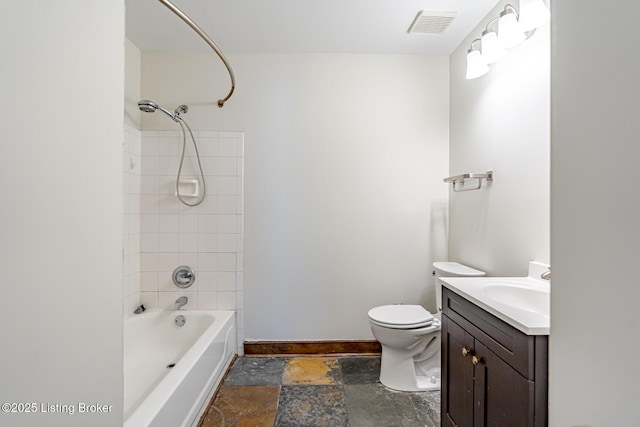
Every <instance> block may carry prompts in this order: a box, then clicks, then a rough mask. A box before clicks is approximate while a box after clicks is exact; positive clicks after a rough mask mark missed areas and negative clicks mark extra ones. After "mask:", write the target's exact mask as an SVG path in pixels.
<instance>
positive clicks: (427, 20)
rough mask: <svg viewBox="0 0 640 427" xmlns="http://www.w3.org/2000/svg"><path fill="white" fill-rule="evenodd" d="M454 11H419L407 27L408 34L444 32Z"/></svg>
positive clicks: (454, 15)
mask: <svg viewBox="0 0 640 427" xmlns="http://www.w3.org/2000/svg"><path fill="white" fill-rule="evenodd" d="M455 17H456V13H455V12H429V11H424V10H423V11H421V12H420V13H418V16H416V19H414V20H413V23H412V24H411V27H409V31H408V33H409V34H430V35H440V34H442V33H444V32H445V30H446V29H447V28H449V25H451V22H452V21H453V20H454V19H455Z"/></svg>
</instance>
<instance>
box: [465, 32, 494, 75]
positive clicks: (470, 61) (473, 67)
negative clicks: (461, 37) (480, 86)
mask: <svg viewBox="0 0 640 427" xmlns="http://www.w3.org/2000/svg"><path fill="white" fill-rule="evenodd" d="M475 42H480V39H475V40H474V41H472V42H471V47H470V48H469V50H468V51H467V79H469V80H470V79H475V78H477V77H480V76H483V75H485V74H487V73H488V72H489V66H488V65H487V63H486V62H485V60H484V58H483V57H482V55H481V54H480V51H479V50H478V49H474V48H473V44H474V43H475Z"/></svg>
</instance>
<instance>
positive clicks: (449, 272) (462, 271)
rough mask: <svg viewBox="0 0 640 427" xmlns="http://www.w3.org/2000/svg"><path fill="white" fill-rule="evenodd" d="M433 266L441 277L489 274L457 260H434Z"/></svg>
mask: <svg viewBox="0 0 640 427" xmlns="http://www.w3.org/2000/svg"><path fill="white" fill-rule="evenodd" d="M433 268H435V270H436V275H438V276H441V277H464V276H468V277H480V276H484V275H485V274H487V273H485V272H484V271H480V270H476V269H475V268H471V267H467V266H466V265H462V264H459V263H457V262H434V263H433Z"/></svg>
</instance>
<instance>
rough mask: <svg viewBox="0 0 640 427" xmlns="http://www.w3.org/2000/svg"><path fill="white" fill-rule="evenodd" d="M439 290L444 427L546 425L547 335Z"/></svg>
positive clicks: (456, 295)
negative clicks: (532, 332) (525, 329)
mask: <svg viewBox="0 0 640 427" xmlns="http://www.w3.org/2000/svg"><path fill="white" fill-rule="evenodd" d="M442 291H443V294H442V302H443V304H442V305H443V316H442V408H441V417H442V425H443V427H444V426H447V427H449V426H459V427H472V426H473V427H529V426H531V427H543V426H547V424H548V415H547V395H548V393H547V388H548V387H547V376H548V362H547V361H548V336H547V335H526V334H524V333H523V332H521V331H519V330H518V329H516V328H514V327H513V326H511V325H509V324H507V323H505V322H504V321H502V320H500V319H498V318H497V317H495V316H494V315H492V314H490V313H489V312H487V311H485V310H484V309H482V308H480V307H478V306H477V305H475V304H473V303H471V302H470V301H468V300H466V299H465V298H463V297H461V296H460V295H458V294H456V293H455V292H453V291H452V290H450V289H448V288H444V287H443V289H442Z"/></svg>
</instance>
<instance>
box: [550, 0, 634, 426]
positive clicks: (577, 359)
mask: <svg viewBox="0 0 640 427" xmlns="http://www.w3.org/2000/svg"><path fill="white" fill-rule="evenodd" d="M616 9H617V10H619V11H620V13H615V14H610V13H607V12H606V11H604V10H603V8H602V2H599V1H578V0H565V1H556V2H554V3H553V9H552V16H553V29H552V32H553V41H554V42H553V46H552V52H553V57H552V69H551V70H552V71H551V78H552V104H551V107H552V108H551V109H552V113H553V114H552V118H551V121H552V128H551V129H552V132H551V146H552V152H551V154H552V159H553V162H552V169H551V177H552V178H551V206H552V209H551V226H552V239H551V253H552V266H553V283H552V285H551V331H552V332H551V338H550V383H549V389H550V396H551V404H550V421H551V423H550V425H551V426H581V427H583V426H593V427H596V426H621V427H631V426H637V425H640V406H638V403H637V402H638V397H637V395H638V393H637V383H638V379H639V378H640V375H639V374H638V371H637V368H636V363H635V361H636V358H637V357H636V355H638V354H640V341H639V340H638V331H640V320H639V319H640V318H639V316H638V300H639V299H640V291H639V288H638V259H639V257H640V225H639V224H638V212H639V210H640V193H638V191H637V189H636V188H635V187H636V184H635V183H636V181H637V171H638V165H640V145H639V144H638V135H639V134H640V121H639V120H638V117H640V107H639V100H640V80H639V79H638V76H640V60H639V59H638V56H637V51H638V30H637V28H638V27H637V17H638V16H639V15H640V3H638V2H636V1H633V0H625V1H622V2H617V3H616Z"/></svg>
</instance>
